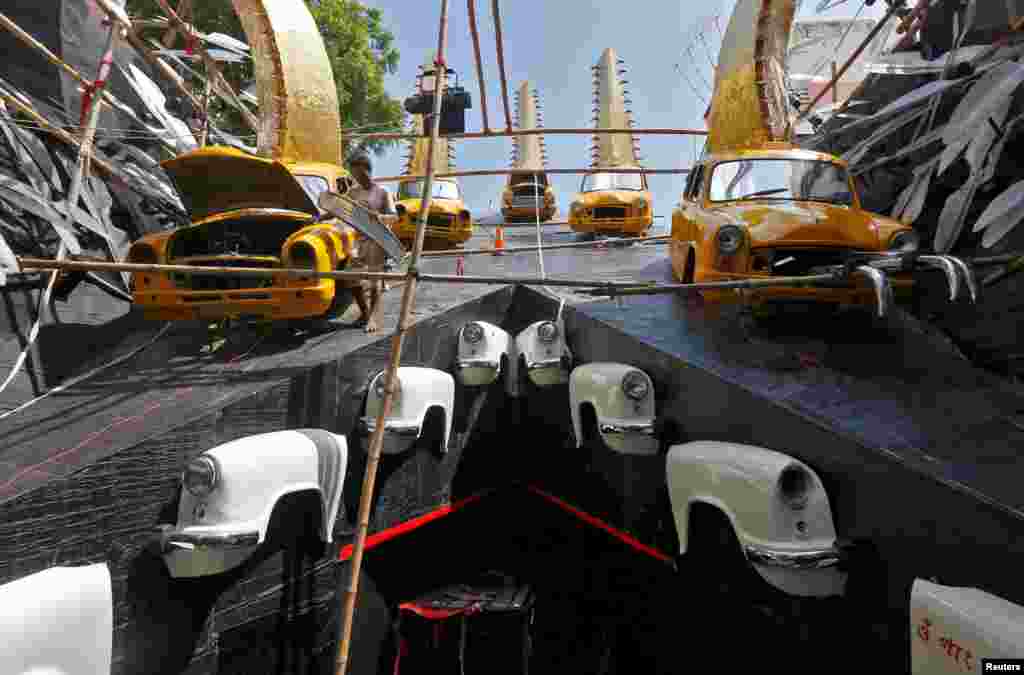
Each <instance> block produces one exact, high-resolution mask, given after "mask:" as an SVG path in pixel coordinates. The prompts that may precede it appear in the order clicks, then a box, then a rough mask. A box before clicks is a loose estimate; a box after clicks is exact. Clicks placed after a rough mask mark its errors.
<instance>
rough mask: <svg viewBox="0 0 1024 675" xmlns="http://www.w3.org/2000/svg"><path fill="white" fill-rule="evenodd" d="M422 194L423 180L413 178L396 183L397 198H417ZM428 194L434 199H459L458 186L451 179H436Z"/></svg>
mask: <svg viewBox="0 0 1024 675" xmlns="http://www.w3.org/2000/svg"><path fill="white" fill-rule="evenodd" d="M422 196H423V181H421V180H413V181H406V182H404V183H400V184H399V185H398V198H399V199H419V198H420V197H422ZM430 196H431V197H432V198H434V199H459V186H458V184H456V183H453V182H451V181H444V180H440V181H439V180H436V181H434V185H433V188H432V189H431V194H430Z"/></svg>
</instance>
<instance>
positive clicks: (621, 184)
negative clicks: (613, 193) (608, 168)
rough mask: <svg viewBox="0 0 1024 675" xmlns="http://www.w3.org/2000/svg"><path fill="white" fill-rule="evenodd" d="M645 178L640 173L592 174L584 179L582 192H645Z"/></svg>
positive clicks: (581, 187)
mask: <svg viewBox="0 0 1024 675" xmlns="http://www.w3.org/2000/svg"><path fill="white" fill-rule="evenodd" d="M643 189H644V177H643V174H639V173H592V174H589V175H586V176H584V177H583V184H582V186H580V192H597V191H598V190H638V191H639V190H643Z"/></svg>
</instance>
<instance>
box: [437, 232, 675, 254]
mask: <svg viewBox="0 0 1024 675" xmlns="http://www.w3.org/2000/svg"><path fill="white" fill-rule="evenodd" d="M669 239H671V235H668V234H660V235H658V236H655V237H638V238H636V239H623V240H622V243H621V244H619V243H618V242H615V241H608V240H601V241H574V242H571V243H568V244H548V245H547V246H541V247H540V249H539V250H540V251H556V250H559V249H567V248H587V247H590V248H593V247H596V246H616V245H618V246H625V245H627V244H639V243H652V244H667V243H668V241H669ZM537 251H538V249H537V247H536V246H512V247H509V248H475V249H468V250H467V249H458V248H453V249H449V250H447V251H425V252H424V253H423V256H424V257H429V258H444V257H453V256H463V255H487V254H494V253H499V252H500V253H536V252H537Z"/></svg>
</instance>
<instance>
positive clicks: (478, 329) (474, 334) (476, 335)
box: [462, 321, 484, 345]
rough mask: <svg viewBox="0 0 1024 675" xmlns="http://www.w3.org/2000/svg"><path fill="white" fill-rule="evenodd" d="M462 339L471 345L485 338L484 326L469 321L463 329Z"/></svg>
mask: <svg viewBox="0 0 1024 675" xmlns="http://www.w3.org/2000/svg"><path fill="white" fill-rule="evenodd" d="M462 339H464V340H465V341H466V342H468V343H469V344H471V345H475V344H476V343H478V342H480V341H481V340H483V339H484V327H483V326H481V325H480V324H478V323H476V322H475V321H474V322H472V323H467V324H466V327H465V328H463V329H462Z"/></svg>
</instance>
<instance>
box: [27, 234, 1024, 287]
mask: <svg viewBox="0 0 1024 675" xmlns="http://www.w3.org/2000/svg"><path fill="white" fill-rule="evenodd" d="M670 240H671V236H670V235H658V236H655V237H642V238H638V239H627V240H623V241H624V242H630V243H633V242H650V243H668V241H670ZM605 243H609V244H611V245H613V246H614V245H615V244H614V243H613V242H605V241H601V242H572V243H568V244H552V245H549V246H544V247H541V250H542V251H547V250H552V249H561V248H575V247H585V246H598V245H601V244H605ZM495 251H502V252H510V251H514V252H517V253H518V252H522V253H529V252H536V251H537V247H536V246H517V247H515V248H511V249H509V248H505V249H493V248H491V249H471V250H468V251H467V250H461V249H451V250H447V251H423V252H421V254H420V256H421V257H423V258H426V257H446V256H459V255H477V254H480V255H482V254H485V253H494V252H495ZM1021 257H1024V252H1018V253H1007V254H1004V255H997V256H986V257H978V258H962V260H963V261H964V262H965V263H967V264H969V265H974V266H976V267H993V266H997V265H1006V264H1008V263H1012V262H1014V261H1016V260H1018V259H1020V258H1021ZM17 261H18V265H19V267H20V268H21V269H22V270H32V271H42V270H66V271H93V272H150V273H154V274H160V273H170V272H184V273H189V274H209V275H213V276H223V277H231V276H248V277H251V276H261V277H274V276H288V277H307V278H315V279H336V280H351V281H357V280H374V279H377V280H381V281H406V280H408V279H409V278H410V274H408V273H401V272H320V271H316V270H309V269H300V268H266V267H203V266H198V265H160V264H140V263H115V262H98V261H92V260H55V259H52V258H22V257H18V258H17ZM415 276H416V277H417V278H419V279H420V280H421V281H432V282H439V283H446V282H452V283H457V282H459V281H466V282H467V283H493V284H517V283H522V284H543V283H546V282H547V281H550V279H548V280H545V279H541V278H535V277H515V276H491V277H460V276H446V275H432V274H421V273H418V272H417V273H416V275H415ZM820 276H821V277H822V278H824V277H825V276H832V275H820ZM484 280H487V281H486V282H485V281H484ZM807 280H811V281H815V280H819V279H818V278H817V277H772V278H771V279H752V280H741V281H716V282H706V283H695V284H673V285H669V286H657V287H658V288H663V289H665V290H664V291H663V292H668V291H669V290H672V289H675V288H678V289H683V288H693V289H700V288H707V289H716V288H718V289H722V288H747V287H760V286H772V285H776V284H778V283H782V285H785V284H789V283H795V282H797V281H807ZM557 283H558V284H559V285H574V286H579V287H581V288H599V287H600V288H604V287H608V286H612V287H617V288H630V287H635V286H643V285H644V284H643V283H642V282H632V281H614V282H608V281H597V280H593V281H591V280H583V281H581V280H575V279H564V280H560V281H557ZM652 283H653V282H652ZM750 284H753V285H752V286H751V285H750ZM645 287H646V286H645Z"/></svg>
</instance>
